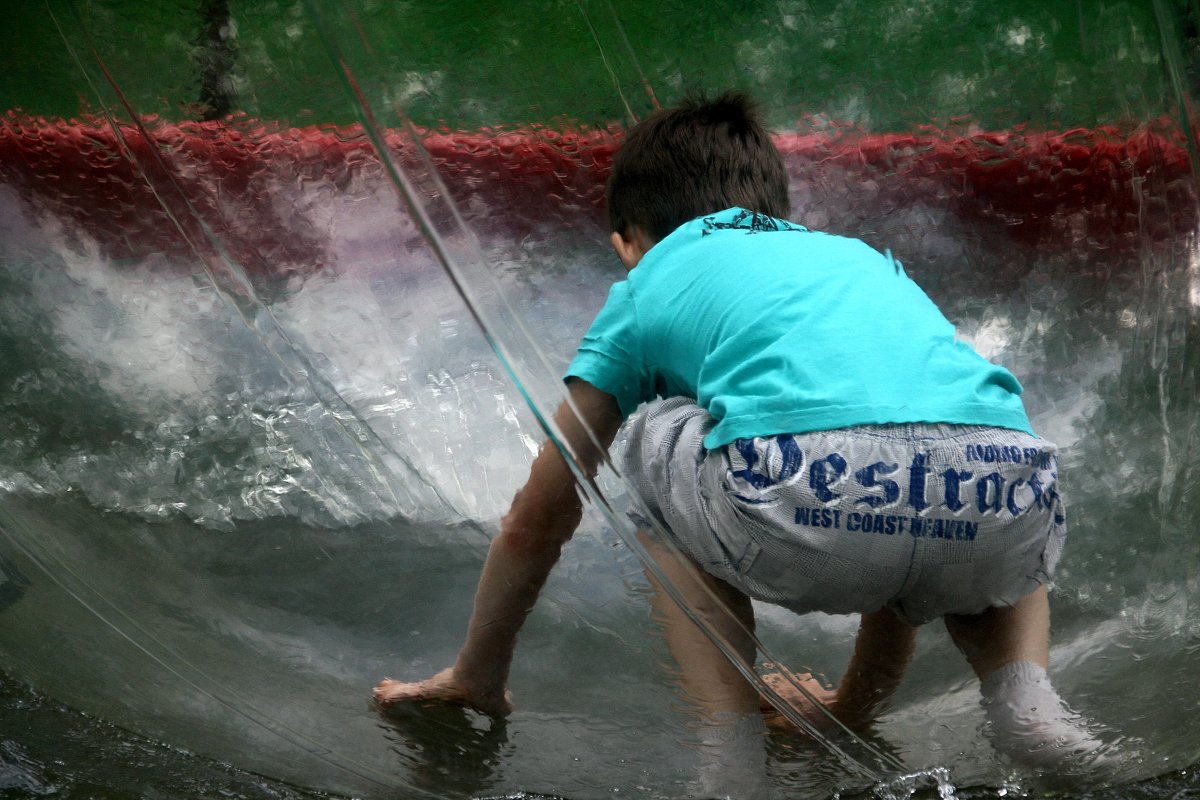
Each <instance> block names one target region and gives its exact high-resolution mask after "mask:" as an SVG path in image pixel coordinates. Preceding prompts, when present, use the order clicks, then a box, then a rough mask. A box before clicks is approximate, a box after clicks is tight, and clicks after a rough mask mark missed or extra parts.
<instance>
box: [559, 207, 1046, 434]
mask: <svg viewBox="0 0 1200 800" xmlns="http://www.w3.org/2000/svg"><path fill="white" fill-rule="evenodd" d="M572 376H574V377H579V378H582V379H584V380H586V381H588V382H589V383H591V384H592V385H593V386H595V387H596V388H598V389H600V390H602V391H605V392H608V393H609V394H611V395H613V397H615V398H616V400H617V403H618V404H619V406H620V408H621V413H622V414H623V415H625V416H628V415H629V414H630V413H632V412H633V410H634V409H635V408H637V406H638V405H639V404H640V403H642V402H644V401H647V400H651V399H653V398H654V397H655V396H661V397H673V396H679V395H682V396H686V397H690V398H693V399H694V400H695V401H696V403H697V404H698V405H699V406H701V407H702V408H704V409H706V410H707V411H708V412H709V413H710V414H711V415H712V416H713V417H714V419H715V420H716V425H715V427H714V428H713V429H712V430H711V431H710V432H709V434H708V436H707V437H705V439H704V445H705V447H707V448H709V449H712V448H716V447H720V446H722V445H724V444H728V443H729V442H732V441H733V440H735V439H740V438H751V437H754V436H770V435H774V434H779V433H804V432H807V431H815V430H830V429H833V428H845V427H849V426H852V425H872V424H874V425H879V424H888V423H903V422H945V423H957V424H963V425H994V426H997V427H1002V428H1011V429H1015V430H1021V431H1026V432H1029V433H1032V430H1031V429H1030V426H1029V420H1028V418H1027V417H1026V415H1025V409H1024V407H1023V406H1022V404H1021V397H1020V395H1021V384H1020V383H1018V382H1017V379H1016V378H1014V377H1013V376H1012V374H1011V373H1009V372H1008V371H1007V370H1005V369H1004V368H1003V367H999V366H997V365H995V364H992V363H991V362H989V361H987V360H986V359H984V358H983V357H982V356H980V355H979V354H978V353H976V352H975V351H974V350H973V349H972V348H971V347H970V346H969V345H968V344H966V343H965V342H961V341H959V340H958V339H957V338H956V337H955V333H954V326H953V325H951V324H950V322H949V321H948V320H947V319H946V318H945V317H944V316H943V315H942V313H941V312H940V311H939V310H938V308H937V307H936V306H935V305H934V304H933V301H931V300H930V299H929V298H928V297H927V296H926V295H925V293H924V292H923V291H922V290H921V288H920V287H918V286H917V285H916V284H915V283H913V281H912V280H910V279H909V277H908V276H907V275H906V274H905V273H904V270H903V268H902V267H901V266H900V264H899V262H897V261H895V260H893V259H892V258H890V257H889V256H885V255H883V254H881V253H879V252H877V251H875V250H873V249H871V247H869V246H868V245H867V244H865V243H863V242H861V241H859V240H857V239H849V238H845V237H841V236H833V235H829V234H824V233H818V232H815V231H809V230H807V229H805V228H803V227H800V226H799V225H794V224H792V223H790V222H785V221H783V220H777V219H774V218H771V217H768V216H765V215H762V214H755V213H752V212H749V211H745V210H742V209H737V208H734V209H728V210H726V211H722V212H720V213H718V214H713V215H711V216H706V217H698V218H696V219H694V220H692V221H691V222H688V223H686V224H684V225H681V226H680V227H679V228H677V229H676V230H675V231H673V232H672V233H671V234H670V235H669V236H667V237H666V238H665V239H663V240H662V241H661V242H659V243H658V244H656V245H654V247H652V248H651V249H650V251H649V252H648V253H646V255H645V256H644V257H643V258H642V260H641V262H640V263H639V264H638V265H637V266H636V267H635V268H634V269H633V270H632V271H630V273H629V276H628V278H627V279H626V280H623V281H621V282H619V283H617V284H615V285H614V286H613V287H612V290H611V291H610V292H609V296H608V300H607V301H606V302H605V304H604V307H603V308H602V309H601V310H600V313H599V315H598V316H597V317H596V320H595V322H593V323H592V326H591V328H590V329H589V330H588V332H587V334H586V335H585V336H584V338H583V341H582V343H581V344H580V346H579V353H578V354H577V355H576V357H575V359H574V361H572V362H571V366H570V367H569V368H568V370H567V377H572Z"/></svg>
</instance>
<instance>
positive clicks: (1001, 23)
mask: <svg viewBox="0 0 1200 800" xmlns="http://www.w3.org/2000/svg"><path fill="white" fill-rule="evenodd" d="M7 5H8V8H6V9H5V16H6V17H7V22H8V24H6V25H3V26H0V52H3V53H4V55H3V59H4V69H3V70H0V109H12V108H20V109H23V110H25V111H26V112H29V113H32V114H37V115H47V116H64V117H70V116H74V115H77V114H79V113H81V112H88V111H96V110H98V105H99V104H100V103H101V102H112V101H111V100H107V99H106V100H104V101H100V100H98V98H99V97H105V98H108V97H109V93H108V90H107V89H103V88H102V89H101V90H100V91H96V90H95V89H94V88H93V87H91V86H89V83H88V81H87V80H85V79H84V77H83V73H82V72H81V69H80V66H79V64H78V63H77V62H76V60H75V59H76V58H78V59H79V60H80V61H82V62H83V63H84V64H86V65H87V70H88V71H89V72H90V73H92V75H93V80H96V79H97V78H96V74H97V71H96V70H95V69H94V61H93V60H92V59H93V51H94V54H95V55H97V56H99V58H100V60H101V61H103V63H104V64H105V66H106V68H107V69H108V71H109V72H110V73H111V75H112V76H113V78H114V80H115V81H116V83H117V84H118V85H119V87H120V89H121V91H122V92H123V93H124V94H125V95H126V97H127V98H128V99H129V101H130V103H131V104H132V106H133V107H134V108H135V109H136V110H137V111H138V112H139V113H143V114H150V113H154V114H160V115H162V116H164V117H166V118H169V119H187V118H196V117H198V116H201V115H202V114H203V113H204V108H203V104H201V103H200V98H201V96H202V83H203V82H204V81H203V79H202V77H201V76H202V74H204V72H205V66H204V65H205V64H208V65H209V75H210V78H209V80H210V81H211V80H213V77H212V75H213V71H214V68H213V67H212V64H213V59H214V51H213V45H212V44H211V43H212V42H214V41H217V42H219V43H220V44H219V46H220V47H223V48H225V50H224V53H223V54H222V53H218V54H216V56H215V57H216V59H217V61H218V66H217V67H216V68H215V69H216V71H217V72H220V73H221V76H220V77H219V80H222V81H224V86H225V88H226V89H227V90H228V94H229V97H230V109H231V110H234V111H242V112H244V113H246V114H248V115H250V116H252V117H256V118H261V119H271V120H284V121H288V122H291V123H294V124H309V123H347V122H351V121H353V120H354V111H353V109H352V108H351V106H350V104H349V101H348V99H347V95H346V92H345V91H344V88H343V87H342V86H341V85H340V83H339V78H338V75H337V72H336V70H335V69H334V67H333V65H332V63H331V61H330V58H329V55H328V53H327V51H326V49H325V48H324V46H323V44H322V42H321V40H320V36H319V33H318V27H319V26H318V25H317V24H315V22H314V17H315V16H316V15H320V14H324V15H326V18H332V19H330V21H331V23H332V24H333V26H334V27H335V28H337V29H339V30H349V31H360V32H361V37H362V39H363V40H365V44H363V45H362V46H363V48H364V49H368V50H369V52H367V53H365V54H364V56H365V57H366V58H369V59H370V60H371V62H372V63H373V64H375V65H376V69H375V70H374V72H375V74H376V75H377V76H379V77H378V80H376V81H375V82H373V84H372V88H371V89H370V92H371V94H372V95H374V96H371V97H369V98H368V99H369V100H371V101H372V102H373V103H375V104H376V105H381V104H382V105H383V106H384V107H388V106H392V105H394V104H395V103H402V104H404V106H405V107H406V108H407V110H408V113H409V114H410V115H411V116H412V117H413V118H414V119H415V120H416V121H417V122H418V123H421V124H424V125H446V126H449V127H452V128H468V129H472V128H479V127H485V126H490V125H509V124H521V123H530V122H542V123H547V124H555V123H560V122H563V121H570V122H577V123H583V124H589V125H603V124H609V123H613V122H623V121H624V119H625V117H626V110H625V108H624V105H625V104H626V103H627V104H628V106H629V108H630V109H632V110H633V111H634V113H636V114H641V113H644V112H645V110H646V109H648V108H649V101H648V100H647V97H646V93H645V91H644V89H643V88H642V86H641V85H640V83H641V78H642V76H644V77H645V79H646V81H647V82H648V83H649V84H650V86H651V87H653V89H654V91H655V92H656V94H657V95H658V97H659V99H660V100H661V101H663V102H669V101H670V100H671V99H673V98H675V97H677V96H679V95H680V94H681V93H682V92H684V91H686V90H687V89H690V88H719V87H726V86H741V87H743V88H746V89H749V90H751V91H752V92H754V93H755V94H756V95H758V96H759V97H760V98H761V99H762V100H763V101H764V103H765V104H766V105H767V107H768V110H769V113H770V116H771V121H772V123H773V124H775V125H777V126H786V125H788V124H789V123H791V122H793V121H794V120H796V119H798V118H800V117H801V116H803V115H811V114H815V115H824V116H826V117H828V118H830V119H833V120H836V121H839V122H852V123H856V124H860V125H862V126H864V127H866V128H868V129H871V130H877V131H882V130H905V129H909V128H911V127H912V126H914V125H918V124H925V123H934V124H945V123H947V122H950V121H954V120H955V118H958V117H967V118H969V119H970V120H971V122H973V123H975V124H979V125H981V126H984V127H991V128H995V127H1008V126H1011V125H1014V124H1018V123H1023V122H1028V123H1032V124H1035V125H1038V126H1041V127H1071V126H1077V125H1094V124H1098V123H1105V122H1121V121H1124V120H1127V119H1145V118H1147V117H1148V116H1155V115H1157V114H1161V113H1167V112H1168V111H1169V110H1170V109H1169V108H1168V107H1167V104H1166V103H1165V102H1164V101H1163V98H1164V97H1166V96H1167V87H1166V77H1165V75H1164V69H1163V64H1162V58H1161V47H1160V44H1161V42H1160V31H1159V24H1158V21H1157V20H1156V17H1155V10H1154V4H1153V3H1152V2H1150V0H1143V1H1142V2H1124V1H1120V0H1115V1H1110V0H1049V1H1047V0H994V1H991V2H984V1H983V0H921V1H920V2H915V1H914V0H871V1H870V2H868V1H867V0H807V1H805V0H770V1H769V2H768V1H767V0H745V1H743V2H723V3H704V4H700V3H694V2H673V3H664V2H648V1H647V0H639V1H636V2H635V1H634V0H612V2H611V3H610V2H608V0H590V1H584V2H576V0H518V2H511V3H505V4H497V3H490V2H480V1H479V0H475V1H474V2H465V1H463V0H457V1H455V2H439V3H417V2H383V1H382V0H357V1H356V2H345V3H343V2H340V1H339V2H327V3H320V2H315V3H313V4H311V5H310V3H306V2H292V1H291V0H255V1H254V2H250V1H248V0H228V1H227V2H225V0H187V1H186V2H184V1H183V0H171V1H169V2H152V3H148V2H144V1H140V0H138V1H134V0H103V1H102V2H97V1H88V0H80V1H79V2H74V3H73V2H64V1H63V0H50V2H46V3H42V2H36V3H11V2H10V3H8V4H7ZM1161 5H1162V11H1163V12H1164V13H1165V14H1167V15H1168V17H1169V18H1172V19H1175V20H1177V21H1178V25H1179V27H1180V31H1177V32H1176V35H1177V36H1179V37H1181V38H1182V37H1186V36H1187V35H1188V32H1189V28H1188V25H1186V24H1185V21H1188V20H1194V19H1195V10H1194V9H1192V8H1191V0H1176V2H1174V3H1162V4H1161ZM314 9H316V10H315V11H314ZM214 20H215V21H216V22H217V29H219V28H221V27H222V26H223V27H224V38H223V39H220V38H218V39H215V40H214V39H213V37H212V36H211V35H208V34H207V33H206V31H208V29H209V27H210V25H211V24H212V23H213V22H214ZM68 42H69V43H70V47H69V48H68V46H67V43H68ZM222 55H224V56H228V60H229V61H231V63H232V68H231V69H222V68H221V67H220V64H224V63H226V62H222V61H221V57H222ZM618 87H619V91H618ZM622 97H624V101H625V102H624V103H623V102H622V99H621V98H622Z"/></svg>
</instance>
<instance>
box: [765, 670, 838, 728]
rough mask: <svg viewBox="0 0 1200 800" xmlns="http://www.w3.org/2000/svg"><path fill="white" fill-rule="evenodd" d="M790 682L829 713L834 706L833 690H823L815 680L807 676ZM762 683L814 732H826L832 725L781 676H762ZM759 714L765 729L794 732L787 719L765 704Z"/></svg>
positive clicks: (826, 716) (827, 718)
mask: <svg viewBox="0 0 1200 800" xmlns="http://www.w3.org/2000/svg"><path fill="white" fill-rule="evenodd" d="M792 679H793V680H794V681H795V682H796V683H799V684H800V685H801V686H803V687H804V688H805V690H807V691H808V693H809V694H810V695H812V697H813V700H816V701H817V702H818V703H820V704H821V705H823V706H825V707H826V708H830V710H832V707H833V706H834V704H835V703H836V702H837V690H836V689H826V688H825V687H824V686H822V685H821V683H820V682H819V681H818V680H817V679H816V678H814V677H813V676H812V675H809V674H807V673H802V674H800V675H793V676H792ZM763 682H764V683H766V684H767V685H768V686H770V687H771V688H772V689H774V690H775V693H776V694H778V695H779V696H780V697H782V698H783V700H784V702H786V703H787V704H788V705H789V706H791V707H792V708H794V709H796V711H798V712H799V713H800V716H802V717H804V719H806V720H807V721H808V722H809V723H810V724H811V725H812V726H813V727H815V728H817V729H818V730H829V729H830V728H832V727H834V726H833V722H832V721H831V720H830V719H829V715H828V714H826V713H825V712H824V711H822V710H821V709H820V708H818V707H817V706H816V705H814V704H813V702H812V700H809V699H808V698H807V697H805V696H804V695H803V694H802V693H801V692H800V690H799V689H797V688H796V687H795V685H794V684H793V683H792V681H791V680H788V678H787V676H785V675H784V674H783V673H782V672H771V673H768V674H766V675H763ZM762 712H763V718H764V719H765V720H766V722H767V727H768V728H771V729H772V730H778V731H794V730H796V726H795V725H793V724H792V722H791V721H790V720H788V718H787V717H785V716H784V715H783V714H781V713H779V711H778V710H777V709H775V708H774V707H773V706H772V705H771V704H769V703H767V702H765V700H764V703H763V707H762Z"/></svg>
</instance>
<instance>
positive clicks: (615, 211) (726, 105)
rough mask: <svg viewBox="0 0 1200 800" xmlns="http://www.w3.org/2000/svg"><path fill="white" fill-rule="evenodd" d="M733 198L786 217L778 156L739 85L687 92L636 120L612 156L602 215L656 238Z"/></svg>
mask: <svg viewBox="0 0 1200 800" xmlns="http://www.w3.org/2000/svg"><path fill="white" fill-rule="evenodd" d="M734 206H738V207H741V208H745V209H747V210H748V211H757V212H760V213H763V214H768V215H770V216H772V217H787V215H788V212H789V202H788V178H787V171H786V170H785V169H784V166H783V157H782V156H780V154H779V151H778V150H777V149H776V148H775V145H774V143H772V142H771V138H770V136H769V135H768V134H767V131H766V129H765V128H763V126H762V124H761V123H760V122H759V120H758V114H757V110H756V108H755V105H754V103H753V102H752V101H751V100H750V99H749V98H748V97H746V95H744V94H742V93H740V92H726V93H724V94H722V95H720V96H718V97H716V98H714V99H711V100H710V99H708V98H707V97H705V96H704V95H699V94H697V95H691V96H689V97H688V98H687V99H686V100H684V101H683V103H681V104H680V105H679V106H678V107H676V108H670V109H665V110H662V111H658V112H655V113H654V115H653V116H651V117H648V118H647V119H645V120H643V121H642V122H640V123H638V124H637V125H635V126H634V127H633V128H631V129H630V130H629V133H628V134H626V136H625V142H624V144H622V145H621V148H620V149H619V150H618V151H617V154H616V157H615V158H614V159H613V166H612V174H611V175H609V178H608V219H609V223H610V224H611V225H612V229H613V230H614V231H617V232H618V233H620V234H621V235H623V236H624V235H626V234H628V233H629V229H630V228H632V227H633V226H637V227H639V228H641V229H642V230H643V231H644V232H645V233H646V234H647V235H649V236H650V238H651V239H653V240H654V241H656V242H657V241H661V240H662V239H664V238H666V236H667V235H668V234H669V233H671V231H673V230H675V229H676V228H678V227H679V226H680V225H682V224H683V223H685V222H687V221H688V220H691V219H695V218H696V217H699V216H702V215H704V214H711V213H713V212H716V211H722V210H724V209H726V208H732V207H734Z"/></svg>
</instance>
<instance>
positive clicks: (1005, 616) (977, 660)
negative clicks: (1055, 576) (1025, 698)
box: [945, 586, 1050, 680]
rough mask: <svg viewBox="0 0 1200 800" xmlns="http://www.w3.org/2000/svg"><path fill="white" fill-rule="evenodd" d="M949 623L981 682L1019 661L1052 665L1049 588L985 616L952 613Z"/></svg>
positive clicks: (991, 610) (1039, 588) (951, 633)
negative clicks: (1006, 665)
mask: <svg viewBox="0 0 1200 800" xmlns="http://www.w3.org/2000/svg"><path fill="white" fill-rule="evenodd" d="M945 622H946V630H948V631H949V632H950V637H951V638H952V639H953V640H954V643H955V644H956V645H958V648H959V649H960V650H962V651H963V654H964V655H965V656H966V657H967V661H968V662H969V663H970V664H971V668H972V669H973V670H975V674H976V675H978V676H979V679H980V680H983V679H984V678H986V677H987V676H988V675H990V674H991V673H992V672H995V671H996V670H997V669H999V668H1000V667H1003V666H1004V665H1005V664H1011V663H1013V662H1017V661H1028V662H1031V663H1034V664H1037V665H1038V666H1040V667H1041V668H1042V669H1046V668H1047V667H1048V666H1049V664H1050V601H1049V599H1048V598H1047V595H1046V587H1045V586H1039V587H1038V588H1037V589H1035V590H1033V591H1032V592H1030V593H1029V594H1027V595H1025V596H1024V597H1022V598H1021V599H1020V600H1018V601H1017V603H1016V604H1015V605H1012V606H1005V607H993V608H989V609H988V610H987V611H984V612H983V613H981V614H970V615H966V614H951V615H948V616H947V617H946V619H945Z"/></svg>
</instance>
